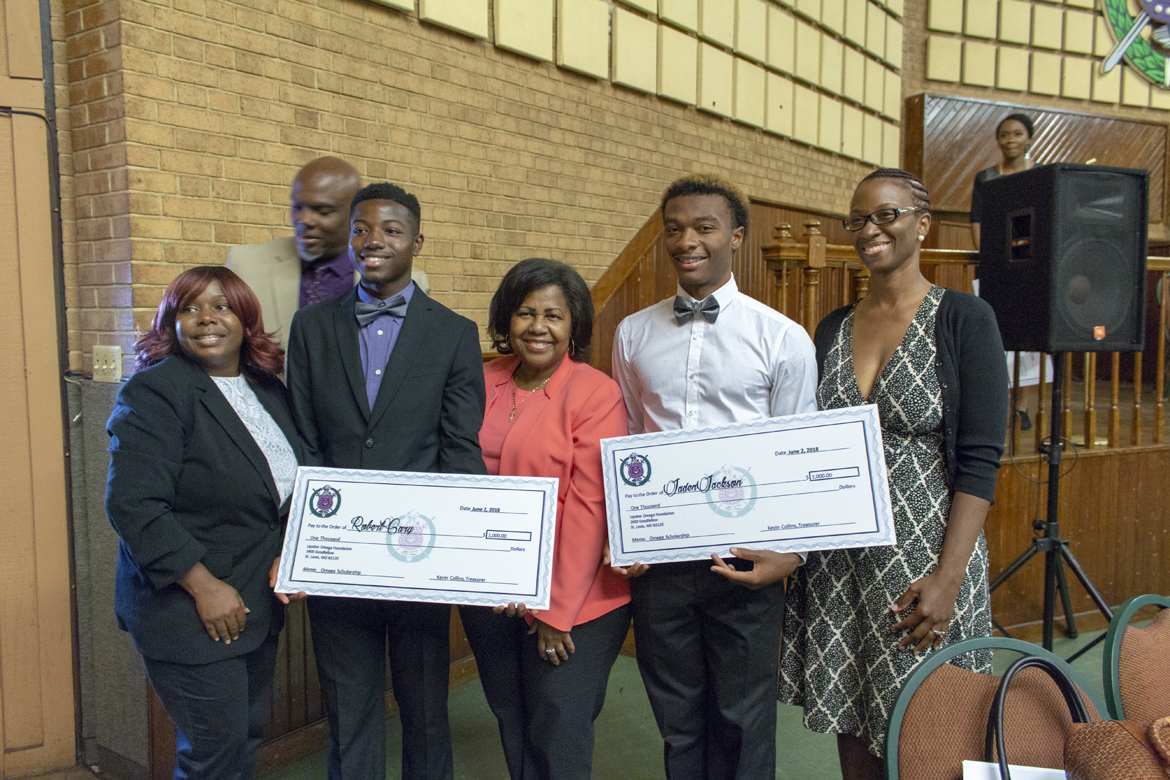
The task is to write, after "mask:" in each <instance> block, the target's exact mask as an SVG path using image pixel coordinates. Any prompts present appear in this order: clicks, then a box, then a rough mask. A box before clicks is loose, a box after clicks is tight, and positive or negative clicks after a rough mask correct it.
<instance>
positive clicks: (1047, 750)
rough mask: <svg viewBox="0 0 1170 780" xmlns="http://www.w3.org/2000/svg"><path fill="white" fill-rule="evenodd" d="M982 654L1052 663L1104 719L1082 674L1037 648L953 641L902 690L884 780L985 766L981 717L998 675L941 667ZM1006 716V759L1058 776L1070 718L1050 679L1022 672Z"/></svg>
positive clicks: (920, 778) (927, 779)
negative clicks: (1054, 771) (1027, 657)
mask: <svg viewBox="0 0 1170 780" xmlns="http://www.w3.org/2000/svg"><path fill="white" fill-rule="evenodd" d="M984 648H991V649H993V650H1011V651H1014V652H1016V653H1019V654H1021V655H1036V656H1041V657H1044V658H1047V659H1049V660H1051V661H1053V662H1054V663H1056V665H1057V666H1059V667H1060V669H1061V670H1062V671H1063V672H1064V673H1065V674H1067V675H1068V676H1069V678H1070V679H1072V681H1073V682H1074V683H1076V685H1077V687H1078V688H1080V690H1081V693H1082V694H1083V695H1084V698H1085V704H1086V706H1087V707H1088V709H1089V714H1090V715H1091V716H1092V717H1093V718H1094V719H1099V717H1100V716H1099V715H1098V713H1101V712H1105V708H1104V707H1103V706H1101V704H1100V703H1099V702H1098V701H1096V700H1095V699H1094V697H1093V695H1092V694H1091V693H1090V692H1089V690H1088V688H1087V686H1086V684H1085V681H1084V680H1083V679H1081V677H1080V675H1078V674H1077V673H1076V672H1075V671H1073V669H1072V667H1070V666H1069V665H1068V664H1067V663H1065V662H1064V661H1063V660H1061V659H1060V658H1058V657H1057V656H1055V655H1053V654H1052V653H1050V652H1048V651H1046V650H1045V649H1044V648H1042V647H1040V646H1039V645H1033V644H1031V643H1029V642H1022V641H1020V640H1018V639H1006V638H1000V637H989V638H981V639H968V640H965V641H963V642H958V643H956V644H953V645H949V646H946V647H943V648H942V649H941V650H938V651H937V652H934V653H931V655H930V657H928V658H927V659H926V660H925V661H923V663H922V665H921V666H919V667H918V668H917V669H916V670H915V671H914V673H913V674H912V675H910V678H909V679H908V680H907V681H906V684H905V685H904V686H902V690H901V692H900V693H899V694H898V698H897V700H896V701H895V703H894V710H893V713H892V714H891V717H890V725H889V727H888V730H887V732H886V772H887V778H888V780H961V778H962V776H963V761H964V760H972V761H982V760H984V755H983V750H984V741H985V739H986V735H987V718H988V715H989V714H990V713H991V704H992V701H993V700H994V698H995V692H996V689H997V688H998V687H999V676H998V675H991V674H978V673H976V672H971V671H968V670H966V669H960V668H959V667H957V666H952V665H951V664H949V663H947V662H948V661H950V660H951V659H953V658H955V657H956V656H959V655H962V654H964V653H969V652H971V651H973V650H981V649H984ZM1004 709H1005V711H1004V729H1005V732H1004V733H1005V734H1006V737H1005V739H1004V742H1005V743H1006V745H1007V752H1008V760H1009V761H1011V763H1012V764H1015V765H1022V766H1036V767H1049V768H1052V769H1063V768H1064V740H1065V735H1066V734H1067V732H1068V729H1069V726H1070V725H1071V724H1072V718H1071V717H1070V715H1069V712H1068V706H1067V705H1066V704H1065V701H1064V697H1063V696H1062V695H1061V693H1060V689H1059V688H1057V687H1056V684H1055V683H1054V682H1053V681H1052V678H1050V677H1048V675H1046V674H1045V673H1044V672H1043V671H1041V670H1040V669H1025V670H1023V671H1022V672H1020V673H1019V674H1018V675H1017V676H1016V677H1015V678H1014V679H1013V681H1012V684H1011V687H1010V688H1009V690H1008V696H1007V705H1006V707H1005V708H1004Z"/></svg>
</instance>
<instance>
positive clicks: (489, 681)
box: [459, 604, 630, 780]
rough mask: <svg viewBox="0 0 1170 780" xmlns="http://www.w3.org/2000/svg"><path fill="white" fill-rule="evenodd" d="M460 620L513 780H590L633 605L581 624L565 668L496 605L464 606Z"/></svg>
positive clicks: (522, 624) (518, 621) (519, 621)
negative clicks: (597, 729) (596, 735)
mask: <svg viewBox="0 0 1170 780" xmlns="http://www.w3.org/2000/svg"><path fill="white" fill-rule="evenodd" d="M459 616H460V617H461V618H462V620H463V628H464V629H465V630H466V631H467V639H468V641H469V642H470V643H471V649H472V651H473V652H474V653H475V661H476V665H477V666H478V667H479V681H480V683H481V684H482V685H483V692H484V696H485V697H486V698H487V702H488V706H490V707H491V709H492V714H494V715H495V716H496V720H497V721H498V722H499V726H500V742H501V743H502V744H503V747H504V759H505V760H506V761H507V763H508V774H509V775H510V776H511V778H512V780H589V778H590V777H591V774H592V769H593V721H595V720H597V716H598V715H600V714H601V708H602V705H604V704H605V690H606V686H607V685H608V684H609V672H610V669H612V668H613V664H614V661H616V660H617V657H618V653H619V652H621V649H622V642H624V641H625V638H626V632H628V631H629V629H630V607H629V605H628V604H627V605H624V606H621V607H618V608H617V609H615V610H613V611H611V612H607V613H606V614H604V615H602V616H600V617H598V618H594V619H593V620H590V621H589V622H587V623H582V624H581V625H579V626H573V630H572V631H570V632H569V633H570V635H571V636H572V638H573V646H574V648H576V649H575V651H574V652H573V653H572V654H571V655H569V659H568V660H567V661H561V663H560V665H559V666H553V665H552V664H550V663H549V662H547V661H545V660H544V659H542V658H541V657H540V650H539V649H538V648H537V637H536V634H529V633H528V623H527V621H525V620H523V619H521V618H509V617H505V616H504V615H497V614H494V613H493V612H492V611H491V608H490V607H460V608H459Z"/></svg>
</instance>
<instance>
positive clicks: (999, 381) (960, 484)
mask: <svg viewBox="0 0 1170 780" xmlns="http://www.w3.org/2000/svg"><path fill="white" fill-rule="evenodd" d="M849 213H850V216H849V218H847V219H846V220H845V226H846V228H847V229H849V230H850V231H852V232H853V234H854V247H855V248H856V250H857V254H858V257H860V258H861V262H862V263H863V264H864V265H865V267H866V268H868V269H869V271H870V274H871V281H870V294H869V296H868V297H866V298H864V299H863V300H861V301H859V302H858V303H856V304H854V305H852V306H847V307H844V308H842V309H838V310H837V311H835V312H833V313H831V314H830V315H829V316H828V317H826V318H825V319H824V320H823V321H822V322H821V323H820V325H819V326H818V327H817V331H816V337H815V339H814V341H815V342H816V348H817V363H818V367H819V370H820V384H819V387H818V390H817V402H818V404H819V406H820V408H822V409H831V408H839V407H846V406H856V405H859V404H865V403H872V404H876V405H877V407H878V411H879V414H880V417H881V425H882V436H883V440H884V447H885V458H886V467H887V469H888V472H889V483H890V494H891V499H892V502H893V510H894V521H895V527H896V531H897V538H898V542H897V544H896V545H893V546H887V547H870V548H862V549H852V550H835V551H828V552H824V553H812V554H810V555H809V557H808V561H807V563H806V564H805V565H804V566H802V567H801V568H800V569H798V570H797V574H796V576H795V577H794V578H793V580H792V581H791V584H790V588H789V593H788V615H787V618H786V621H785V625H784V639H785V641H784V651H783V655H782V659H781V675H780V691H779V696H780V699H781V700H782V701H785V702H787V703H789V704H796V705H801V706H803V707H804V724H805V727H806V728H809V729H811V730H813V731H819V732H829V733H835V734H837V749H838V755H839V758H840V761H841V771H842V775H843V776H844V777H845V778H846V780H850V779H851V778H880V777H881V776H882V762H881V756H882V755H883V754H884V752H885V744H884V742H885V732H886V724H887V722H888V720H889V715H890V711H891V710H892V709H893V705H894V700H895V698H896V697H897V695H898V691H899V690H900V688H901V686H902V683H903V682H904V681H905V680H906V678H907V677H908V676H909V675H910V673H911V672H912V671H913V670H914V667H915V666H916V665H917V664H918V662H919V661H920V660H921V659H922V654H924V653H929V652H930V651H932V650H936V649H938V648H939V647H941V646H942V645H943V644H944V643H948V642H956V641H959V640H962V639H966V638H968V637H973V636H988V635H989V634H990V632H991V611H990V604H989V598H988V592H987V542H986V540H985V538H984V536H983V522H984V519H985V518H986V516H987V510H988V508H989V507H990V506H991V500H992V497H993V495H994V493H995V478H996V473H997V470H998V468H999V458H1000V455H1002V453H1003V439H1004V431H1005V430H1006V426H1007V371H1006V368H1005V365H1004V361H1003V346H1002V344H1001V342H1000V337H999V330H998V328H997V326H996V322H995V315H994V314H993V313H992V311H991V308H990V307H989V306H988V305H987V304H986V303H984V302H983V301H980V300H979V299H978V298H976V297H974V296H972V295H968V294H966V293H961V292H956V291H953V290H945V289H943V288H941V287H935V286H933V285H932V284H931V283H930V282H929V281H927V279H926V278H925V277H924V276H923V275H922V272H921V270H920V268H919V248H920V246H921V242H922V240H923V238H925V236H926V233H927V231H928V230H929V229H930V196H929V194H928V193H927V191H926V188H925V187H924V186H923V184H922V182H921V181H919V180H918V178H917V177H915V176H913V175H912V174H909V173H907V172H905V171H901V170H897V169H883V170H879V171H875V172H874V173H872V174H870V175H869V176H867V177H866V178H865V179H863V180H862V182H861V183H860V184H859V185H858V187H857V190H856V191H855V192H854V195H853V202H852V207H851V209H850V212H849ZM955 663H956V664H958V665H961V666H964V667H966V668H971V669H976V670H979V671H990V667H991V657H990V654H989V653H987V654H983V655H979V654H969V655H968V656H965V657H963V658H961V659H957V660H956V661H955Z"/></svg>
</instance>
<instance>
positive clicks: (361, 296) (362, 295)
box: [357, 281, 414, 319]
mask: <svg viewBox="0 0 1170 780" xmlns="http://www.w3.org/2000/svg"><path fill="white" fill-rule="evenodd" d="M396 294H397V295H401V296H402V297H403V299H404V300H405V301H406V303H407V305H410V298H411V296H413V295H414V281H411V283H410V284H408V285H406V289H404V290H403V291H402V292H400V293H396ZM357 296H358V300H359V301H365V302H366V303H372V304H373V305H375V306H377V305H378V304H379V303H382V299H381V298H375V297H374V296H373V295H370V293H369V291H367V290H366V288H365V287H362V286H361V285H360V284H359V285H358V286H357ZM393 297H394V296H393V295H391V296H390V298H387V299H386V302H387V303H389V302H390V299H391V298H393ZM403 319H406V318H405V317H403Z"/></svg>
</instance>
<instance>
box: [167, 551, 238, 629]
mask: <svg viewBox="0 0 1170 780" xmlns="http://www.w3.org/2000/svg"><path fill="white" fill-rule="evenodd" d="M179 585H180V586H181V587H182V588H183V590H185V591H187V592H188V593H190V594H191V598H193V599H195V609H196V611H197V612H198V613H199V619H200V620H202V621H203V627H204V628H206V629H207V634H208V636H210V637H211V638H212V639H214V640H215V641H216V642H220V641H222V642H223V643H224V644H225V645H230V644H231V643H232V640H233V639H239V638H240V632H241V631H243V630H244V624H245V623H246V622H247V621H248V617H247V615H248V612H249V611H250V610H249V609H248V607H247V606H245V604H244V600H243V599H242V598H241V597H240V594H239V592H237V591H236V589H235V588H233V587H232V586H231V585H228V584H227V583H226V582H224V581H223V580H221V579H218V578H217V577H215V576H213V575H212V573H211V572H209V571H208V570H207V567H206V566H204V565H203V564H202V563H196V564H195V565H194V566H192V567H191V570H190V571H188V572H187V573H186V574H184V575H183V576H182V577H180V578H179Z"/></svg>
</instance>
